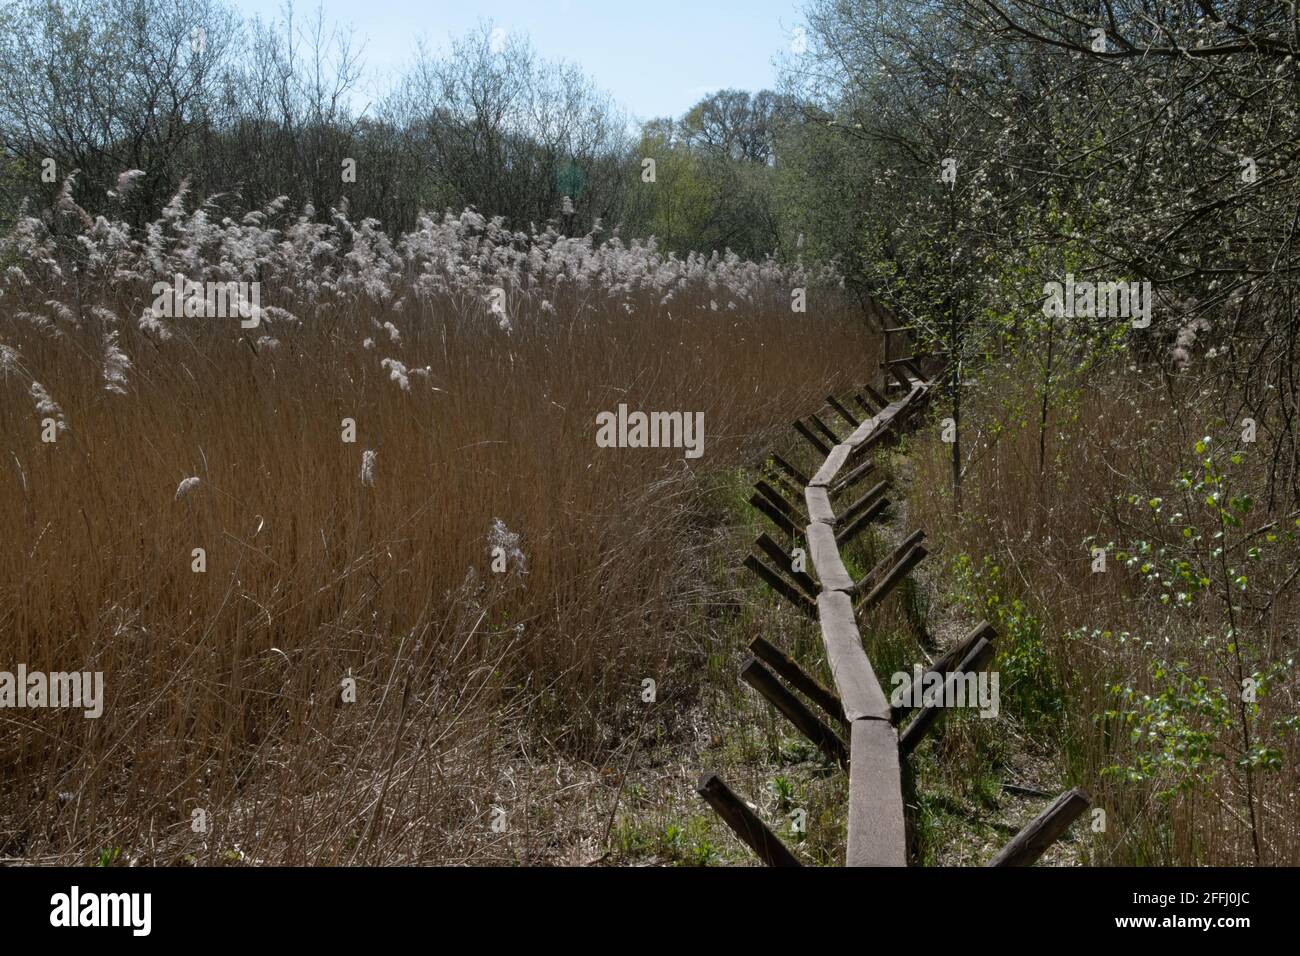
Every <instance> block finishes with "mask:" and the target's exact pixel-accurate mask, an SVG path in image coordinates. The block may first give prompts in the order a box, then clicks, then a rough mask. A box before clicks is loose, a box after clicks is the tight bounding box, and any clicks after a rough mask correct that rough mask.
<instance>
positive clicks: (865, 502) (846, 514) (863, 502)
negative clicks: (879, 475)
mask: <svg viewBox="0 0 1300 956" xmlns="http://www.w3.org/2000/svg"><path fill="white" fill-rule="evenodd" d="M888 487H889V479H888V478H886V479H885V480H884V481H879V482H877V483H876V484H875V485H873V486H872V487H871V488H870V489H868V490H867V491H866V492H864V493H863V494H862V496H861V497H860V498H858V500H857V501H855V502H853V504H851V505H849V506H848V507H847V508H845V509H844V510H843V511H841V512H840V514H839V521H838V522H837V523H839V524H845V523H848V522H851V521H853V519H854V518H856V517H857V516H858V515H860V514H861V513H862V512H864V511H866V510H867V509H868V508H869V507H871V505H872V504H874V503H875V501H876V499H877V498H879V497H881V496H882V495H883V494H884V493H885V489H886V488H888Z"/></svg>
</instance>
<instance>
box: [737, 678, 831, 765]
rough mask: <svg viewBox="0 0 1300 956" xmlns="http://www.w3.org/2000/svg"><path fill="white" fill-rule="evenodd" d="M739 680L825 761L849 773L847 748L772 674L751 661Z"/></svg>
mask: <svg viewBox="0 0 1300 956" xmlns="http://www.w3.org/2000/svg"><path fill="white" fill-rule="evenodd" d="M740 679H741V680H743V681H744V682H745V683H746V684H748V685H749V686H750V687H752V688H754V689H755V690H756V691H758V692H759V693H760V694H762V695H763V696H764V697H766V698H767V700H768V703H770V704H771V705H772V706H773V707H775V708H776V709H777V710H779V711H780V712H781V713H782V714H783V715H784V716H785V718H786V720H788V721H790V723H792V724H794V726H795V729H797V730H798V731H799V733H801V734H803V735H804V736H805V737H807V738H808V740H809V741H810V742H811V743H812V744H813V745H814V746H816V747H817V749H818V750H820V751H821V752H822V753H823V754H824V755H825V756H826V758H827V759H829V760H831V761H834V762H835V763H838V764H839V765H840V767H841V768H843V769H848V766H849V748H848V747H846V746H844V741H842V740H840V738H839V737H837V736H836V735H835V731H833V730H831V729H830V728H829V727H827V726H826V724H825V723H823V722H822V720H821V719H820V718H819V717H818V716H817V715H816V714H814V713H813V712H812V711H811V710H810V709H809V708H808V705H807V704H805V703H804V702H803V701H801V700H800V699H799V698H798V697H796V696H795V695H794V694H792V693H790V692H789V691H788V690H786V689H785V685H783V684H782V683H781V682H780V681H779V680H777V677H776V675H775V674H773V673H772V672H771V671H770V670H768V669H767V668H766V667H764V666H763V665H762V664H760V663H759V662H758V660H757V658H753V657H751V658H750V659H749V660H747V661H746V662H745V664H744V666H743V667H741V669H740Z"/></svg>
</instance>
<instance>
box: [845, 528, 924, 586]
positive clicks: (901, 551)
mask: <svg viewBox="0 0 1300 956" xmlns="http://www.w3.org/2000/svg"><path fill="white" fill-rule="evenodd" d="M924 540H925V532H924V531H922V530H921V529H920V528H917V529H916V530H915V531H913V532H912V533H911V534H909V535H908V536H907V537H906V538H904V539H903V540H902V541H901V542H900V543H899V545H898V547H896V548H894V550H893V551H891V552H889V554H887V555H886V556H885V557H883V558H881V559H880V560H879V561H877V562H876V566H875V567H874V568H872V569H871V570H870V571H868V572H867V573H866V574H864V575H863V576H862V580H861V581H859V582H858V583H857V584H855V585H853V593H854V594H866V593H869V592H870V591H871V589H872V588H874V587H875V586H876V582H877V581H879V580H880V578H881V576H882V575H884V574H885V573H886V572H887V571H889V570H890V569H891V568H893V567H895V566H896V565H897V564H898V562H899V561H901V560H903V556H904V555H905V554H907V552H908V551H910V550H912V545H914V544H920V543H921V542H922V541H924Z"/></svg>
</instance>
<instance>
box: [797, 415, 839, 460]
mask: <svg viewBox="0 0 1300 956" xmlns="http://www.w3.org/2000/svg"><path fill="white" fill-rule="evenodd" d="M792 424H793V425H794V430H795V431H797V432H798V433H799V434H800V435H802V436H803V437H804V439H805V440H806V441H807V442H808V444H810V445H812V446H813V448H815V449H817V451H819V452H821V453H822V454H823V455H829V454H830V453H831V449H830V446H829V445H827V444H826V443H825V442H824V441H822V440H821V439H820V438H818V437H817V436H816V435H814V434H813V433H812V431H810V430H809V428H808V426H807V425H805V424H804V423H803V420H802V419H798V418H796V419H795V420H794V422H792Z"/></svg>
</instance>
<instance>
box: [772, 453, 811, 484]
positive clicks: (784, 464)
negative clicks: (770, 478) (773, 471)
mask: <svg viewBox="0 0 1300 956" xmlns="http://www.w3.org/2000/svg"><path fill="white" fill-rule="evenodd" d="M770 457H771V459H772V463H773V464H774V465H776V467H778V468H780V469H781V470H782V471H783V472H785V473H786V474H787V475H789V476H790V478H791V479H793V480H794V482H795V483H796V484H798V485H800V486H801V487H807V485H808V476H807V475H805V474H804V473H803V472H801V471H800V470H799V469H798V468H796V467H795V466H794V465H792V464H790V463H789V462H788V461H786V460H785V459H784V458H782V457H781V456H780V455H777V454H775V453H774V454H772V455H771V456H770Z"/></svg>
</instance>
